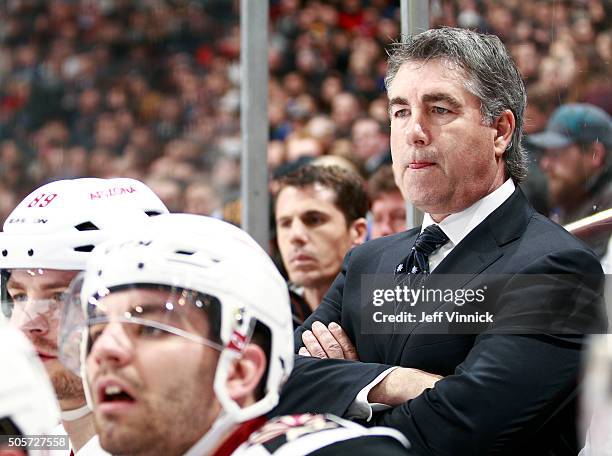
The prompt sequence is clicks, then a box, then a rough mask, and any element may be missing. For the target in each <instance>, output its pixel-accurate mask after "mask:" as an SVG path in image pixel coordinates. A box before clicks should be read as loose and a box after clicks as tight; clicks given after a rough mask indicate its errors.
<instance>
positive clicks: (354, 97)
mask: <svg viewBox="0 0 612 456" xmlns="http://www.w3.org/2000/svg"><path fill="white" fill-rule="evenodd" d="M399 16H400V9H399V2H396V1H392V0H334V1H331V0H330V1H322V0H272V1H271V3H270V30H269V58H268V60H269V65H270V82H269V99H268V103H269V132H270V135H269V138H270V142H269V154H268V164H269V168H270V174H271V175H272V176H273V175H274V173H275V172H276V173H277V174H282V172H283V169H284V167H286V166H287V164H290V163H291V162H293V161H295V160H296V159H300V158H301V157H304V156H313V157H314V156H320V155H337V156H340V157H343V158H345V159H348V160H349V161H350V162H352V163H353V164H354V165H355V167H356V168H357V169H358V170H359V171H360V172H361V173H362V174H363V177H364V178H368V177H369V176H370V175H371V174H372V173H374V172H375V171H376V170H377V169H378V168H379V167H380V166H382V165H384V164H386V163H388V162H389V161H390V157H389V144H388V136H389V135H388V125H389V121H388V114H387V100H386V93H385V90H384V74H385V70H386V52H385V46H386V45H388V44H389V43H390V42H391V41H393V40H398V39H399V38H400V22H399ZM611 17H612V4H611V3H609V2H606V1H605V0H564V1H549V0H535V1H531V2H521V1H519V0H504V1H495V0H480V1H479V0H457V1H446V0H432V1H431V2H430V20H431V26H432V27H438V26H443V25H445V26H459V27H469V28H474V29H477V30H479V31H485V32H490V33H494V34H497V35H499V36H500V37H501V38H502V40H503V41H504V43H505V44H506V45H507V46H508V48H509V49H510V51H511V53H512V55H513V57H514V58H515V60H516V62H517V64H518V67H519V69H520V71H521V72H522V75H523V78H524V80H525V82H526V85H527V88H528V95H529V100H530V102H529V103H528V112H527V116H526V132H527V133H533V132H537V131H539V130H542V129H543V128H544V126H545V125H546V121H547V120H548V118H549V116H550V114H551V113H552V111H553V110H554V109H555V108H556V107H558V106H559V105H560V104H562V103H567V102H578V101H586V102H590V103H593V104H595V105H598V106H600V107H601V108H603V109H604V110H605V111H607V112H608V113H612V84H611V81H610V78H611V74H612V73H611V71H610V65H611V62H612V27H611V23H610V18H611ZM239 51H240V29H239V2H238V1H230V0H11V1H6V2H0V219H2V220H4V218H5V217H6V215H7V214H8V212H9V211H10V210H11V209H12V208H13V207H14V206H15V204H16V203H17V202H18V201H19V200H20V199H21V198H22V197H23V196H24V195H25V194H27V193H28V192H29V191H30V190H32V189H33V188H35V187H36V186H38V185H41V184H42V183H45V182H48V181H52V180H56V179H60V178H69V177H80V176H99V177H110V176H126V177H133V178H137V179H140V180H143V181H145V182H146V183H147V184H148V185H149V186H151V188H153V189H154V190H155V191H156V192H157V193H158V194H159V195H160V197H161V198H162V199H163V200H164V202H165V203H166V204H167V205H168V207H169V209H170V210H171V211H189V212H195V213H201V214H214V215H216V216H219V217H225V218H226V219H229V220H230V221H233V222H238V221H239V220H238V214H239V213H240V211H239V210H238V209H237V205H236V200H237V198H238V196H239V185H240V167H239V157H240V107H239V99H240V97H239V89H240V80H239V79H240V78H239V76H240V71H239ZM534 163H535V162H534ZM532 168H533V169H534V175H536V174H537V166H535V165H534V166H533V167H532ZM538 179H540V180H541V179H542V175H541V174H540V175H539V177H538V178H534V181H535V182H530V181H529V180H528V184H527V185H528V186H530V187H529V191H531V194H532V200H533V201H535V202H537V201H538V198H540V202H541V204H540V206H539V207H538V209H540V210H542V211H547V210H548V209H549V208H547V207H546V200H545V196H543V191H544V190H545V184H542V183H541V182H540V180H538Z"/></svg>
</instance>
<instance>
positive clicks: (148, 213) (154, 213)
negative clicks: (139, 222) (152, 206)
mask: <svg viewBox="0 0 612 456" xmlns="http://www.w3.org/2000/svg"><path fill="white" fill-rule="evenodd" d="M145 214H147V215H148V216H149V217H155V216H156V215H161V212H158V211H145Z"/></svg>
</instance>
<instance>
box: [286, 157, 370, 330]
mask: <svg viewBox="0 0 612 456" xmlns="http://www.w3.org/2000/svg"><path fill="white" fill-rule="evenodd" d="M279 188H280V190H279V191H278V194H277V197H276V205H275V212H276V234H277V240H278V247H279V250H280V253H281V257H282V259H283V264H284V266H285V269H286V270H287V273H288V275H289V280H290V282H291V285H292V289H293V290H294V291H295V292H296V293H297V294H298V295H299V296H301V297H302V300H298V299H293V302H292V306H293V313H294V316H295V317H296V318H297V319H298V320H299V322H300V323H301V322H303V321H304V319H306V317H308V315H310V313H311V312H312V311H313V310H314V309H316V308H317V306H318V305H319V303H320V302H321V299H322V298H323V296H324V295H325V293H326V292H327V290H328V289H329V287H330V285H331V284H332V282H333V280H334V278H335V277H336V275H338V272H339V271H340V266H341V265H342V259H343V258H344V255H346V252H347V251H349V250H350V249H351V248H352V247H354V246H355V245H359V244H361V243H363V242H364V241H365V237H366V234H367V222H366V219H365V216H366V213H367V210H368V200H367V196H366V192H365V189H364V185H363V181H362V179H361V178H360V177H359V176H358V175H357V174H355V173H352V172H350V171H348V170H345V169H342V168H340V167H338V166H317V165H306V166H303V167H301V168H298V169H297V170H296V171H294V172H292V173H290V174H288V175H286V176H284V177H283V178H282V179H281V180H280V183H279Z"/></svg>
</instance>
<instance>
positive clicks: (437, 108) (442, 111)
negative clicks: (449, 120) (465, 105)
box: [433, 106, 450, 114]
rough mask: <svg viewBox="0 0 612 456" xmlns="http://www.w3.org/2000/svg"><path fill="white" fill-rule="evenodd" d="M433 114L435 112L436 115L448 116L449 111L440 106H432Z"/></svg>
mask: <svg viewBox="0 0 612 456" xmlns="http://www.w3.org/2000/svg"><path fill="white" fill-rule="evenodd" d="M433 112H435V113H436V114H448V113H449V112H450V110H448V109H446V108H443V107H441V106H434V107H433Z"/></svg>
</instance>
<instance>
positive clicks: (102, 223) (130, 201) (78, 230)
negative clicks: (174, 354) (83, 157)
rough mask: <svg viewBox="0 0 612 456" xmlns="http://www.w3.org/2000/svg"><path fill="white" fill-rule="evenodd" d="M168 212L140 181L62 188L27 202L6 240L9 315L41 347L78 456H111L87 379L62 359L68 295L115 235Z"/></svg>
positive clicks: (73, 183)
mask: <svg viewBox="0 0 612 456" xmlns="http://www.w3.org/2000/svg"><path fill="white" fill-rule="evenodd" d="M166 212H167V209H166V207H165V206H164V205H163V203H162V202H161V200H160V199H159V198H158V197H157V196H156V195H155V194H154V193H153V192H152V191H151V190H150V189H149V188H148V187H147V186H145V185H144V184H142V183H141V182H139V181H136V180H133V179H120V178H117V179H91V178H87V179H74V180H61V181H56V182H52V183H49V184H46V185H44V186H42V187H40V188H38V189H37V190H35V191H33V192H32V193H31V194H30V195H28V196H27V197H26V198H25V199H24V200H23V201H22V202H21V203H20V204H19V205H18V206H17V207H16V208H15V209H14V210H13V212H12V213H11V214H10V215H9V216H8V218H7V219H6V221H5V223H4V229H3V232H2V233H0V269H1V278H2V284H1V293H2V311H3V313H4V314H5V316H6V317H7V318H8V319H9V321H10V324H11V326H13V327H15V328H18V329H20V330H21V331H22V332H23V333H24V334H25V336H26V337H27V338H28V339H29V340H30V342H31V343H32V344H33V345H34V347H35V349H36V352H37V354H38V356H39V358H40V359H41V361H42V362H43V364H44V366H45V369H46V371H47V374H48V375H49V377H50V379H51V382H52V384H53V387H54V389H55V393H56V396H57V399H58V401H59V404H60V407H61V410H62V414H61V422H62V425H61V426H59V427H58V429H56V431H55V432H54V433H62V432H64V429H65V432H67V433H68V435H69V437H70V441H71V444H72V450H73V452H74V453H78V454H79V456H86V455H96V454H104V452H103V451H102V450H101V449H100V447H99V445H98V443H97V439H96V437H95V431H94V426H93V418H92V416H91V413H90V410H89V408H88V407H87V406H86V404H85V396H84V393H83V388H82V382H81V379H80V378H79V377H78V376H77V375H75V374H74V373H72V372H71V371H70V370H68V369H67V368H66V366H64V365H63V364H62V362H60V359H59V352H58V343H57V337H58V328H59V319H60V315H61V312H62V302H61V297H62V294H63V293H64V291H65V290H66V289H67V288H68V286H69V284H70V282H71V280H72V279H73V278H74V277H75V275H76V274H77V272H78V271H80V270H82V269H84V267H85V261H86V259H87V257H88V256H89V255H90V253H91V251H92V250H93V248H94V246H95V245H97V244H98V243H99V242H101V241H102V240H104V239H106V237H107V236H109V235H110V233H111V232H115V231H119V230H122V229H126V228H128V227H130V226H132V225H134V224H136V223H141V222H142V221H143V220H144V219H148V218H149V217H150V216H153V215H158V214H162V213H166ZM65 454H69V452H68V451H67V452H66V453H65Z"/></svg>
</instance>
